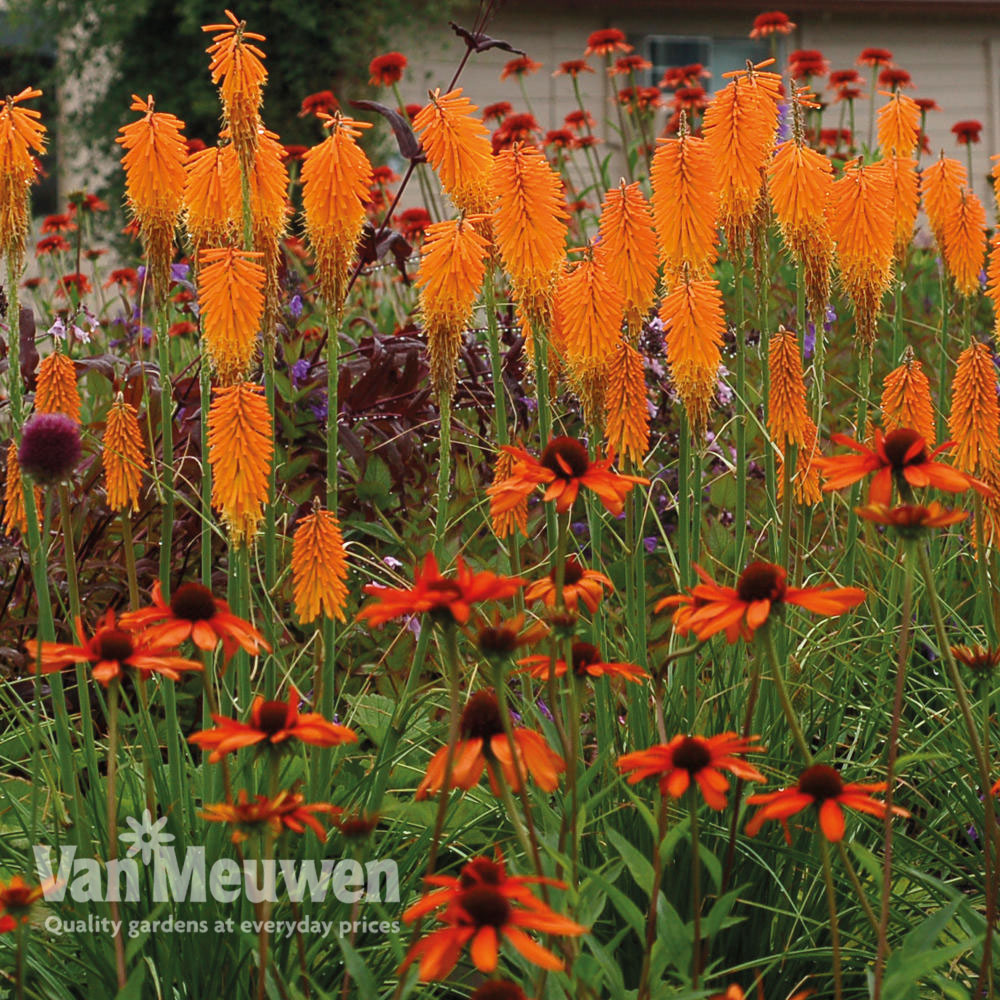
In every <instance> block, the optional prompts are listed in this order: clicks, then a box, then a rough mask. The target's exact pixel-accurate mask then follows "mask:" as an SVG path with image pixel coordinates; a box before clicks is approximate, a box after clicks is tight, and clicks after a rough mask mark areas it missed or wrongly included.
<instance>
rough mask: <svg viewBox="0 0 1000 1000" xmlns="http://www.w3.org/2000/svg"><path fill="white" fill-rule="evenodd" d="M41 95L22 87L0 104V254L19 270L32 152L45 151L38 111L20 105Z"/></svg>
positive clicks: (33, 173)
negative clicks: (9, 259)
mask: <svg viewBox="0 0 1000 1000" xmlns="http://www.w3.org/2000/svg"><path fill="white" fill-rule="evenodd" d="M41 96H42V92H41V91H40V90H35V89H34V88H33V87H25V88H24V90H22V91H21V92H20V93H19V94H17V95H16V96H14V97H11V96H7V97H6V98H5V99H4V101H3V103H2V104H0V254H5V255H10V256H11V259H12V260H13V261H14V263H15V264H16V265H17V266H16V267H15V270H18V271H19V270H20V263H21V261H22V260H23V258H24V248H25V241H26V240H27V237H28V230H29V228H30V212H29V205H28V190H29V188H30V186H31V184H32V182H33V181H34V180H35V178H36V176H37V175H38V161H37V159H36V158H35V154H37V155H38V156H41V155H42V154H43V153H44V152H45V126H44V125H43V124H42V123H41V121H40V119H41V117H42V116H41V113H40V112H38V111H35V110H34V108H25V107H20V106H19V105H20V104H21V102H23V101H29V100H31V99H32V98H35V97H41Z"/></svg>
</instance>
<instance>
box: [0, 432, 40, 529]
mask: <svg viewBox="0 0 1000 1000" xmlns="http://www.w3.org/2000/svg"><path fill="white" fill-rule="evenodd" d="M32 488H33V489H34V491H35V509H36V510H37V509H38V507H39V504H40V501H41V497H42V494H41V490H39V488H38V487H37V486H34V487H32ZM3 506H4V510H3V529H4V531H6V532H7V533H8V534H10V532H11V531H13V530H14V529H15V528H17V530H18V531H19V532H20V533H21V534H22V535H24V534H26V533H27V531H28V512H27V510H25V506H24V479H23V477H22V476H21V464H20V462H18V460H17V442H16V441H14V440H11V442H10V444H8V445H7V471H6V475H5V478H4V484H3Z"/></svg>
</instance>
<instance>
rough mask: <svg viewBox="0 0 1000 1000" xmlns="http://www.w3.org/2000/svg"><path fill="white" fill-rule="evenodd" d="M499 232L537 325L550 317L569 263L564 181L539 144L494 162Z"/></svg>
mask: <svg viewBox="0 0 1000 1000" xmlns="http://www.w3.org/2000/svg"><path fill="white" fill-rule="evenodd" d="M490 190H491V193H492V195H493V197H494V198H495V200H496V209H495V211H494V213H493V234H494V238H495V240H496V245H497V249H498V250H499V251H500V258H501V260H502V261H503V266H504V270H505V271H506V272H507V274H508V275H509V276H510V280H511V285H512V287H513V291H514V295H515V297H516V298H517V299H518V300H519V301H520V303H521V305H522V306H523V308H524V310H525V312H526V313H527V315H528V318H529V319H530V320H531V322H532V323H535V322H537V321H539V320H542V321H544V320H545V319H546V318H547V317H548V313H549V304H550V301H551V296H552V290H553V287H554V285H555V281H556V277H557V275H558V273H559V267H560V265H561V263H562V259H563V245H564V243H565V239H566V219H567V217H568V213H567V211H566V206H565V202H564V199H563V191H562V178H561V177H560V176H559V174H558V173H557V172H556V171H555V170H553V169H552V167H551V166H550V165H549V161H548V160H547V159H546V158H545V155H544V154H543V153H542V152H541V150H539V149H538V148H537V147H536V146H531V145H521V144H516V145H514V146H511V147H509V148H508V149H504V150H501V151H500V153H499V154H498V155H497V156H496V158H495V159H494V161H493V168H492V170H491V173H490Z"/></svg>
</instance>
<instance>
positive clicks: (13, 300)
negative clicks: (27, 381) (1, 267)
mask: <svg viewBox="0 0 1000 1000" xmlns="http://www.w3.org/2000/svg"><path fill="white" fill-rule="evenodd" d="M20 273H21V262H20V261H19V260H17V259H16V257H15V255H14V254H12V253H8V254H7V287H6V289H4V290H5V292H6V293H7V391H8V395H9V397H10V415H11V420H12V421H13V425H14V426H13V428H12V429H13V432H14V440H15V441H17V442H18V443H20V441H21V423H22V422H23V420H24V396H23V392H22V387H21V303H20V300H19V299H18V292H19V289H18V284H17V282H18V277H19V276H20Z"/></svg>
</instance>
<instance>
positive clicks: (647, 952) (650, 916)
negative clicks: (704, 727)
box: [636, 739, 669, 1000]
mask: <svg viewBox="0 0 1000 1000" xmlns="http://www.w3.org/2000/svg"><path fill="white" fill-rule="evenodd" d="M664 742H666V740H665V739H664ZM667 803H668V800H667V797H666V796H665V795H664V794H663V793H662V792H661V793H660V808H659V810H658V812H657V821H656V845H655V847H654V850H653V885H652V889H651V890H650V896H649V909H648V910H647V911H646V947H645V949H644V950H643V953H642V970H641V971H640V973H639V991H638V993H637V995H636V1000H649V996H650V982H649V969H650V963H651V961H652V956H653V945H654V944H656V916H657V910H658V909H659V902H660V886H661V885H662V884H663V852H662V848H663V841H664V840H666V838H667V821H668V815H669V814H668V809H667Z"/></svg>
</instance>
